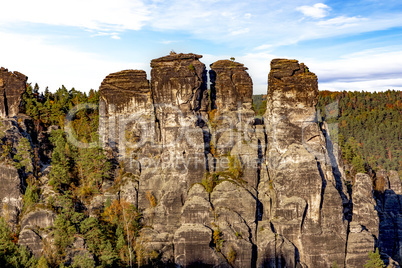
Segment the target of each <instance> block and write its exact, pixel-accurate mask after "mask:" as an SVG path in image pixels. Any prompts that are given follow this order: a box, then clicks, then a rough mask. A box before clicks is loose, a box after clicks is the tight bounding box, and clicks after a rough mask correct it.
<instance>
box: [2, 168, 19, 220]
mask: <svg viewBox="0 0 402 268" xmlns="http://www.w3.org/2000/svg"><path fill="white" fill-rule="evenodd" d="M21 209H22V185H21V179H20V177H19V175H18V172H17V169H16V168H15V167H14V166H11V165H9V164H5V163H1V164H0V211H1V216H2V217H4V219H5V220H6V221H7V222H9V223H10V224H11V225H12V226H16V224H17V223H18V215H19V213H20V212H21Z"/></svg>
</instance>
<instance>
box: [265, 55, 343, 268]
mask: <svg viewBox="0 0 402 268" xmlns="http://www.w3.org/2000/svg"><path fill="white" fill-rule="evenodd" d="M317 98H318V84H317V77H316V75H315V74H314V73H311V72H310V71H309V70H308V68H307V67H306V66H305V65H304V64H302V63H300V64H299V62H298V61H297V60H286V59H275V60H272V62H271V71H270V73H269V76H268V92H267V100H268V101H267V112H266V114H265V116H264V119H265V126H266V131H267V141H268V147H267V155H266V161H267V162H266V165H267V169H268V173H269V176H268V180H267V181H264V182H262V183H261V187H260V189H261V192H263V193H264V194H263V199H264V201H263V204H264V220H269V221H270V222H271V224H272V228H273V230H274V231H275V232H277V233H278V234H280V235H282V236H283V237H285V238H286V239H289V240H290V242H291V243H292V244H294V245H295V246H296V251H297V254H296V255H297V256H299V257H300V262H301V263H304V264H306V265H307V266H308V267H327V266H328V265H329V264H332V263H334V262H337V264H338V265H343V262H344V258H345V245H346V229H347V220H346V219H345V218H344V213H343V209H342V208H343V206H342V205H343V201H342V195H343V194H344V193H343V189H344V185H343V183H342V181H341V180H339V178H338V179H337V178H335V177H334V175H333V172H332V167H331V164H330V161H329V157H328V153H327V151H326V149H325V137H324V135H323V134H322V133H321V131H320V129H319V127H318V124H317V123H316V118H315V107H314V106H315V104H316V102H317ZM342 188H343V189H342ZM261 192H260V194H261ZM297 256H296V257H297Z"/></svg>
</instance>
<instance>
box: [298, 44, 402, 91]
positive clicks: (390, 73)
mask: <svg viewBox="0 0 402 268" xmlns="http://www.w3.org/2000/svg"><path fill="white" fill-rule="evenodd" d="M306 64H307V65H308V66H309V67H310V70H311V71H312V72H315V73H316V74H317V76H318V80H319V82H320V89H321V90H324V89H332V90H365V91H374V90H376V91H380V90H387V89H393V88H394V89H402V78H400V74H401V73H402V51H401V48H400V47H399V48H398V47H392V48H389V50H388V51H384V49H380V50H375V49H371V50H366V51H362V52H360V53H355V54H349V55H345V56H343V57H342V58H341V59H337V60H332V61H323V62H321V61H318V60H317V59H315V60H313V59H312V60H310V61H309V62H306Z"/></svg>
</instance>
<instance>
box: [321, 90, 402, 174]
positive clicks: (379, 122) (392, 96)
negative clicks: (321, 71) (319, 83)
mask: <svg viewBox="0 0 402 268" xmlns="http://www.w3.org/2000/svg"><path fill="white" fill-rule="evenodd" d="M316 108H317V110H318V111H319V114H321V116H322V118H323V119H324V120H325V121H326V122H327V123H328V124H333V125H337V126H338V128H339V129H338V132H336V131H334V132H333V131H331V132H330V134H331V139H332V140H333V141H335V142H338V143H339V145H340V147H341V149H342V156H343V159H344V161H345V162H346V163H347V164H349V165H350V166H351V167H352V168H351V170H350V175H351V176H354V174H355V173H357V172H365V170H366V167H368V166H370V167H371V168H372V169H374V170H375V171H376V170H379V169H385V170H388V171H389V170H397V171H399V173H400V174H402V172H401V166H402V148H401V146H400V140H401V133H402V132H401V131H400V129H401V122H402V92H401V91H395V90H388V91H385V92H378V93H376V92H374V93H370V92H346V91H343V92H330V91H321V92H320V93H319V100H318V104H317V106H316Z"/></svg>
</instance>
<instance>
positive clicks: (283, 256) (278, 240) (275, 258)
mask: <svg viewBox="0 0 402 268" xmlns="http://www.w3.org/2000/svg"><path fill="white" fill-rule="evenodd" d="M260 225H261V227H260V228H261V231H259V232H258V238H257V239H258V244H257V245H258V261H257V267H259V268H263V267H264V268H265V267H297V265H298V264H299V265H300V263H299V256H298V255H299V253H298V250H297V248H296V247H295V246H294V245H293V244H292V243H291V242H290V241H289V240H287V239H286V238H284V237H283V236H281V235H278V234H277V233H274V232H273V231H272V230H271V226H270V223H269V222H261V223H260Z"/></svg>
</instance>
